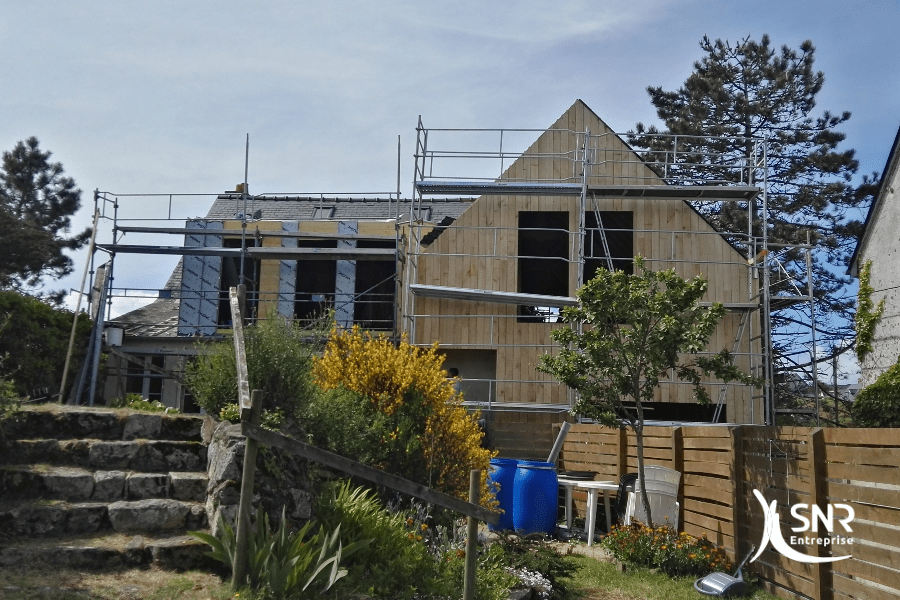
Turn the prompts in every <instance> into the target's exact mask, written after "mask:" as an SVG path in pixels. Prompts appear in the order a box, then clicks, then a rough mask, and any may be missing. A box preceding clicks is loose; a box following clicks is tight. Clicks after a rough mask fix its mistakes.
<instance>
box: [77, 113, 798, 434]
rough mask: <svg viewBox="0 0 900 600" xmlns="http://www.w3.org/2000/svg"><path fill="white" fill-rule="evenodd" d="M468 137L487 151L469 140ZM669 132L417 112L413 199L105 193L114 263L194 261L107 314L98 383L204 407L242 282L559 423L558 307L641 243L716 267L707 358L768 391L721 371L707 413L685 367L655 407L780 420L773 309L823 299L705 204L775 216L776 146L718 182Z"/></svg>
mask: <svg viewBox="0 0 900 600" xmlns="http://www.w3.org/2000/svg"><path fill="white" fill-rule="evenodd" d="M529 135H530V136H531V139H533V140H535V141H534V142H533V143H531V145H530V146H529V147H527V148H526V149H524V151H523V150H521V149H514V150H509V149H508V148H509V146H510V145H511V142H510V140H511V139H513V138H514V137H518V138H519V139H521V138H522V137H523V136H529ZM473 136H475V137H473ZM659 137H660V139H663V137H664V136H659ZM467 139H470V140H471V139H478V140H480V141H479V142H478V143H479V144H481V143H482V142H483V141H484V140H490V143H489V144H488V145H489V146H490V147H488V148H487V149H485V147H483V146H480V145H479V146H478V147H476V148H466V147H465V144H466V141H465V140H467ZM670 142H671V145H670V147H668V148H662V149H660V148H657V149H655V150H654V151H653V153H640V152H638V151H635V150H634V149H633V148H632V147H630V146H629V145H628V143H626V141H625V140H624V139H623V138H622V137H621V136H619V135H617V134H615V133H613V132H612V131H611V130H610V129H609V127H607V125H606V124H605V123H604V122H603V121H602V120H601V119H600V118H599V117H598V116H597V115H596V114H594V112H593V111H591V109H590V108H588V107H587V106H586V105H585V104H584V103H583V102H581V101H580V100H579V101H576V102H575V104H573V105H572V107H571V108H569V109H568V110H567V111H566V112H565V113H564V114H563V115H562V116H561V117H560V118H559V120H557V121H556V123H554V124H553V125H552V126H551V127H550V128H547V129H541V130H534V131H532V132H529V131H523V130H516V131H510V130H454V129H429V128H426V127H425V126H424V125H423V124H422V121H421V119H420V122H419V126H418V128H417V142H416V152H415V160H416V166H415V182H414V194H413V197H412V198H407V199H404V198H401V197H400V194H399V191H398V192H397V193H389V194H383V195H378V196H376V195H369V196H368V197H364V198H359V197H352V198H351V197H342V198H336V197H325V196H318V197H312V196H302V197H301V196H280V197H276V196H271V195H265V196H252V195H250V194H249V193H247V192H248V190H247V189H246V188H245V187H241V186H239V189H238V190H237V191H235V192H230V193H225V194H220V195H218V196H217V197H216V198H215V201H214V202H213V204H212V207H211V208H210V209H209V212H208V213H207V215H206V216H205V217H204V218H192V219H184V218H181V219H174V218H172V208H171V206H172V204H171V203H172V197H171V196H170V197H168V198H166V197H163V198H162V199H161V200H162V202H163V203H165V202H166V201H167V200H168V202H169V210H168V216H169V218H167V219H162V220H157V221H154V222H153V223H152V224H151V225H146V224H144V223H143V222H142V224H140V225H133V224H131V223H132V222H131V221H128V220H127V219H125V218H123V217H125V216H127V215H126V210H125V203H124V200H126V199H127V198H125V197H122V196H113V195H110V194H103V193H99V194H98V195H97V199H98V200H97V201H98V203H99V205H101V206H100V207H101V209H103V208H104V206H108V207H109V209H108V210H106V213H107V215H108V216H107V218H108V220H110V221H111V222H112V224H113V229H114V236H113V239H114V240H116V241H115V242H114V243H112V244H98V248H100V249H101V250H105V251H106V252H108V253H109V254H110V255H111V256H112V257H113V261H110V273H111V274H114V272H115V271H116V270H118V269H120V268H127V267H123V266H120V263H124V262H125V261H126V257H129V256H145V255H148V254H151V255H160V254H175V255H179V256H181V257H182V258H181V260H180V262H179V264H178V266H177V267H176V268H175V271H174V272H173V274H172V276H171V278H170V279H169V281H168V283H167V284H166V285H165V287H164V288H163V289H161V290H158V292H159V297H158V299H157V300H155V301H154V302H152V303H151V304H149V305H148V306H146V307H144V308H141V309H139V310H136V311H133V312H131V313H128V314H126V315H123V316H122V317H119V318H117V319H114V320H111V321H107V322H105V327H106V328H107V329H110V328H112V331H113V335H107V340H108V341H109V342H112V344H114V345H113V346H112V347H111V348H110V352H111V355H110V357H109V360H108V361H107V376H106V380H105V383H103V384H102V395H103V397H105V398H107V399H109V398H114V397H120V396H123V395H124V394H126V393H139V394H142V395H143V396H144V397H148V398H151V399H159V400H161V401H163V402H164V403H165V404H167V405H170V406H176V407H178V408H180V409H182V410H186V411H191V410H196V408H195V405H193V404H192V399H191V398H190V394H189V393H188V392H187V390H186V389H185V388H184V386H183V385H182V383H181V381H180V373H181V372H182V370H183V368H184V364H185V362H186V361H187V360H190V357H191V356H192V355H195V354H196V353H197V352H202V351H203V350H202V344H203V342H205V341H209V340H216V339H222V338H223V337H227V336H228V335H229V332H230V319H231V317H230V313H229V311H228V307H227V300H226V299H227V290H228V289H229V287H231V286H234V285H237V284H238V283H245V284H246V285H247V289H248V292H247V298H248V306H249V311H248V312H249V314H251V315H254V316H255V318H265V317H266V316H269V315H276V314H277V315H281V316H282V317H286V318H291V319H300V320H308V319H313V318H315V317H316V315H318V314H321V313H322V312H323V311H324V310H325V309H327V308H332V309H334V314H335V319H336V321H337V322H338V323H339V324H340V325H343V326H351V325H353V324H358V325H360V326H362V327H364V328H367V329H370V330H375V331H383V332H385V333H386V334H388V335H391V336H394V337H399V336H400V335H402V334H405V335H407V336H408V337H409V340H410V341H411V342H412V343H414V344H416V345H421V346H430V345H431V344H432V343H434V342H436V341H437V342H439V343H440V346H441V350H442V352H444V353H445V355H446V361H445V368H447V369H450V368H454V367H455V368H456V369H458V371H459V374H460V376H461V377H462V382H461V387H462V389H463V391H464V392H465V400H466V402H467V403H468V404H469V405H471V406H473V407H477V408H480V409H481V410H482V411H483V413H484V414H486V415H487V416H488V422H489V423H490V422H495V421H496V422H502V421H504V420H517V419H518V420H522V421H541V422H557V421H560V420H563V419H565V418H567V416H568V415H567V413H568V411H569V408H570V407H571V406H572V404H573V403H574V400H575V398H574V397H573V395H572V392H571V391H570V390H568V389H567V388H566V387H564V386H562V385H561V384H559V383H557V382H555V381H553V380H552V378H550V377H549V376H547V375H545V374H542V373H539V372H538V371H537V370H536V369H535V366H536V365H537V364H538V362H539V360H540V356H541V355H543V354H545V353H553V352H554V351H555V348H554V343H553V342H552V341H551V339H550V332H551V331H552V330H553V329H555V328H559V327H568V326H570V325H567V324H564V323H561V322H559V311H560V310H561V308H562V307H565V306H569V305H573V304H575V302H576V301H575V291H576V290H577V289H578V288H579V287H580V286H581V285H582V283H583V282H585V281H587V280H589V279H591V278H592V277H593V274H594V273H596V272H597V270H598V269H622V270H626V271H630V270H631V269H632V268H633V258H634V257H635V256H638V255H640V256H643V257H645V260H646V263H647V265H648V267H649V268H651V269H653V270H661V269H669V268H672V269H675V271H676V272H677V273H678V274H679V275H680V276H682V277H685V278H687V277H693V276H696V275H702V276H703V277H705V278H706V279H708V280H709V290H708V292H707V295H706V297H705V298H704V302H709V303H712V302H721V303H723V304H724V305H725V307H726V309H727V315H726V317H725V319H724V320H723V321H722V322H721V323H720V325H719V327H718V328H717V329H716V331H715V333H714V334H713V336H712V339H711V343H710V347H709V352H710V353H714V352H718V351H720V350H722V349H727V350H729V351H730V352H731V353H732V354H733V355H734V356H735V362H736V364H737V366H739V367H740V368H742V369H743V370H745V371H746V372H751V373H753V374H754V375H756V376H758V377H760V378H762V379H764V380H765V381H766V382H767V385H766V386H765V387H764V388H763V389H762V390H759V389H754V388H752V387H748V386H743V385H738V384H730V385H724V384H722V383H721V382H717V381H715V380H710V381H708V382H705V385H707V386H708V390H709V392H710V397H711V398H713V400H714V401H713V404H712V406H700V405H698V404H696V402H695V400H694V398H693V396H692V390H691V388H690V386H689V385H687V384H683V383H681V382H679V381H678V380H677V379H675V378H672V379H671V380H669V381H665V382H663V384H662V385H661V386H660V387H659V389H658V392H657V396H656V397H655V398H654V401H653V402H652V403H649V405H648V407H647V408H648V409H649V411H650V412H649V413H648V414H649V418H651V419H654V420H660V421H705V422H726V421H727V422H733V423H773V422H774V407H773V405H772V398H771V391H770V386H769V385H768V382H771V381H772V379H773V378H772V364H771V357H770V355H769V352H768V348H769V347H770V345H771V344H770V342H769V340H768V337H769V334H768V331H769V326H768V315H769V312H770V310H772V309H773V308H774V307H775V306H776V303H781V304H785V303H796V302H803V301H808V300H809V296H808V295H806V294H803V293H801V292H800V291H799V290H796V291H795V292H794V293H791V292H790V291H789V292H788V293H784V292H780V293H779V294H778V295H777V296H776V295H773V294H772V293H771V292H770V289H771V288H772V286H771V282H770V281H769V278H770V273H771V272H773V271H777V269H775V268H773V267H772V262H771V261H772V260H773V259H774V257H775V255H776V253H775V252H773V253H771V254H767V253H768V250H769V248H768V246H767V241H766V239H765V238H764V237H762V238H760V237H754V236H753V235H752V233H750V231H751V230H750V227H749V223H748V229H747V230H746V231H742V232H720V231H716V230H715V229H714V228H713V227H712V226H711V225H710V224H709V223H708V222H707V220H706V219H705V218H704V217H703V215H702V214H701V212H700V211H698V210H697V208H696V207H697V204H696V203H698V202H700V203H737V204H738V206H741V207H748V206H750V205H751V204H757V205H761V206H762V207H763V211H762V213H761V214H762V215H764V214H765V212H764V207H765V186H764V185H762V184H761V183H760V182H762V181H764V177H765V145H764V144H762V143H761V142H753V143H754V144H755V145H754V149H755V154H754V157H753V158H752V159H750V160H746V161H742V162H739V163H737V164H731V165H717V169H718V171H717V173H719V178H718V179H715V180H712V181H711V180H710V177H709V176H704V174H703V173H702V171H701V170H700V169H699V167H698V169H693V170H692V169H685V164H687V162H689V161H691V160H696V159H697V155H696V154H691V153H687V152H681V151H680V146H679V140H678V138H677V137H672V138H671V139H670ZM664 143H668V142H664ZM504 144H506V148H507V149H504ZM701 163H702V164H703V165H709V164H710V163H711V160H710V157H709V156H704V157H702V160H699V161H698V165H700V164H701ZM722 169H727V170H728V171H729V175H728V177H727V179H726V178H722V177H721V173H722ZM686 173H690V174H691V176H688V175H686ZM120 201H122V202H123V203H122V209H121V210H120V209H119V206H120ZM163 208H164V207H163ZM749 212H750V211H749V210H748V214H749ZM160 223H162V225H160ZM765 230H766V228H765V227H762V231H763V236H764V235H765V233H764V232H765ZM144 234H153V235H154V238H153V239H154V240H158V239H159V235H163V234H167V235H170V236H176V238H177V239H183V240H184V241H183V245H180V246H174V245H173V246H166V245H156V244H154V245H138V244H131V243H128V244H125V243H122V235H126V236H127V237H128V239H129V240H131V239H133V238H135V237H137V236H139V235H144ZM106 286H107V287H106V288H105V294H106V296H107V298H108V297H111V296H112V295H116V294H121V293H122V292H123V290H120V289H118V288H116V286H115V278H114V277H112V276H111V277H109V283H108V284H106ZM98 297H99V296H98ZM96 299H97V297H95V301H96ZM101 301H102V299H101ZM99 314H100V315H101V316H100V318H98V323H97V325H98V327H103V326H104V322H103V318H102V315H103V311H99ZM120 332H121V333H124V336H120V335H119V334H120ZM120 337H121V339H119V338H120ZM88 370H89V369H88ZM87 378H88V377H87V376H85V377H84V378H82V379H83V380H84V381H86V380H87ZM489 435H490V432H489Z"/></svg>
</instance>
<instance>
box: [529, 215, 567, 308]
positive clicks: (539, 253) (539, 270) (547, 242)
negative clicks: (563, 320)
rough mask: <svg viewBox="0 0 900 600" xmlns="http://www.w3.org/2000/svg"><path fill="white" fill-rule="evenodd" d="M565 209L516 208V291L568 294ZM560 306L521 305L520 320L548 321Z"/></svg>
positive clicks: (548, 294)
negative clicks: (517, 242)
mask: <svg viewBox="0 0 900 600" xmlns="http://www.w3.org/2000/svg"><path fill="white" fill-rule="evenodd" d="M568 229H569V213H568V211H521V212H519V246H518V255H519V259H518V276H519V277H518V280H519V289H518V291H519V292H520V293H523V294H540V295H544V296H568V295H569V262H568V261H569V231H568ZM558 315H559V307H552V306H520V307H519V319H518V320H519V322H522V323H548V322H555V321H556V320H557V319H558Z"/></svg>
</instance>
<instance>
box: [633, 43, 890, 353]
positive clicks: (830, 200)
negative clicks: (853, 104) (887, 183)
mask: <svg viewBox="0 0 900 600" xmlns="http://www.w3.org/2000/svg"><path fill="white" fill-rule="evenodd" d="M700 48H701V50H702V52H703V57H702V59H701V60H699V61H697V62H695V63H694V72H693V73H692V74H691V75H690V76H689V77H688V78H687V80H686V81H685V82H684V85H682V87H681V88H679V89H678V90H675V91H666V90H663V89H662V88H661V87H648V88H647V91H648V93H649V94H650V99H651V102H652V103H653V106H654V107H656V112H657V115H658V116H659V118H660V119H661V120H662V122H663V124H664V130H660V129H657V128H656V127H655V126H652V125H651V126H649V127H646V126H644V125H643V124H642V123H638V124H637V126H636V128H635V131H634V132H632V134H635V135H633V136H632V139H631V142H632V143H633V144H634V145H636V146H638V147H642V148H647V149H649V150H650V151H651V152H650V156H651V157H653V156H654V153H657V154H656V156H658V153H659V152H660V151H661V150H662V149H663V148H671V143H672V142H671V139H670V138H664V137H663V136H662V135H657V134H677V135H678V136H679V141H678V149H677V150H678V153H679V156H680V157H681V158H680V162H681V164H680V165H678V166H676V167H675V168H674V169H670V171H669V172H668V176H669V178H670V179H671V180H672V181H673V182H678V181H685V180H688V179H690V180H693V181H697V180H698V179H700V180H707V181H717V182H719V181H726V182H727V181H731V182H734V181H736V180H738V178H739V177H740V173H739V171H740V170H739V169H736V168H734V166H733V165H737V164H743V165H747V164H755V162H758V161H759V160H762V158H763V157H762V156H761V155H760V154H759V151H760V150H759V148H758V147H757V146H755V144H754V142H753V139H754V138H755V139H765V140H767V154H766V156H765V159H766V164H767V166H768V173H767V179H766V181H765V182H762V181H757V184H760V185H762V184H763V183H765V185H766V186H767V191H768V198H767V208H768V211H767V217H768V220H767V223H768V238H769V240H770V242H776V243H779V244H788V245H795V244H805V243H806V241H807V238H806V236H807V232H809V234H810V241H811V243H812V244H813V245H814V246H815V247H816V251H815V253H814V265H813V284H814V294H815V297H816V300H817V307H816V309H817V313H818V314H819V317H818V321H819V323H820V324H825V330H824V333H825V335H826V337H832V338H835V337H848V336H851V335H852V333H851V331H850V321H849V316H850V312H851V311H852V307H853V301H854V298H853V296H852V294H848V293H847V291H846V288H845V286H846V284H848V283H849V281H850V280H849V279H848V278H846V277H844V276H843V275H841V273H842V272H843V268H840V269H839V267H841V266H843V265H845V264H846V261H847V259H848V257H849V255H850V253H851V252H852V251H853V249H854V247H855V245H856V241H857V239H858V236H859V234H860V233H861V230H862V226H861V222H860V220H859V218H860V217H861V212H862V211H863V210H864V209H865V208H866V207H867V206H868V204H869V202H870V201H871V194H872V192H873V191H874V186H873V180H874V176H873V178H872V179H870V178H868V177H864V178H863V181H862V183H861V184H860V185H859V186H858V187H854V185H853V184H852V183H851V179H852V178H853V176H854V174H855V173H856V172H857V169H858V167H859V164H858V161H857V160H856V158H855V157H854V151H853V150H849V149H838V146H839V145H840V143H841V142H842V141H844V138H845V136H844V134H843V133H841V132H839V131H838V127H839V126H840V125H841V124H843V123H845V122H846V121H847V120H848V119H849V118H850V113H849V112H843V113H841V114H839V115H837V114H832V113H830V112H828V111H824V112H822V113H821V114H820V115H818V116H815V115H813V110H814V108H815V106H816V96H817V94H818V93H819V92H820V91H821V89H822V85H823V83H824V81H825V77H824V75H823V74H822V72H821V71H814V70H813V62H814V58H815V47H814V46H813V44H812V42H810V41H808V40H807V41H805V42H803V43H802V44H800V47H799V49H798V50H794V49H791V48H789V47H788V46H782V47H781V49H780V50H777V49H776V48H774V47H772V46H771V44H770V40H769V36H767V35H763V36H762V39H761V40H760V41H759V42H757V41H754V40H751V39H750V38H749V37H747V38H744V39H742V40H740V41H739V42H737V43H734V44H732V43H730V42H728V41H727V40H726V41H722V40H718V39H717V40H716V41H714V42H713V41H711V40H710V39H709V38H708V37H705V36H704V38H703V39H702V40H701V42H700ZM636 134H641V135H636ZM686 136H702V137H686ZM708 136H716V138H715V139H713V138H711V137H708ZM688 163H690V165H689V164H688ZM723 165H732V166H728V167H724V166H723ZM744 175H745V177H746V171H745V172H744ZM745 181H746V179H745ZM761 202H762V199H761V198H757V200H756V201H755V202H754V203H752V204H751V205H750V206H749V207H748V206H747V203H746V202H744V203H735V202H702V203H695V204H694V206H695V207H696V208H697V209H698V210H699V211H700V212H701V213H702V214H703V215H704V216H705V217H706V218H707V219H708V220H709V221H710V223H711V224H713V226H715V227H716V228H718V229H719V230H720V231H723V232H724V231H727V232H746V231H747V230H748V221H747V220H748V209H749V212H750V214H751V216H752V221H753V234H754V235H755V236H760V235H761V233H762V219H763V215H762V213H761V210H762V208H761ZM734 241H736V242H737V243H738V244H743V245H744V248H745V249H746V238H744V241H741V240H737V239H736V240H734ZM779 259H780V260H781V262H782V263H783V264H784V265H785V268H786V270H787V271H788V272H789V273H790V275H791V279H793V280H794V281H795V282H796V284H797V286H798V289H799V290H802V291H803V293H804V294H805V293H806V289H807V287H806V286H807V283H806V264H805V255H804V254H803V253H802V252H801V251H799V250H790V249H788V250H785V251H783V252H781V253H780V254H779ZM783 283H786V282H783ZM783 289H784V288H781V290H779V289H778V287H777V286H776V291H782V290H783ZM798 320H799V321H803V320H804V319H803V317H798V316H793V315H792V314H791V313H790V312H788V311H786V310H781V311H779V312H777V313H776V314H774V315H773V328H774V329H773V333H774V334H775V336H776V337H775V339H776V350H777V349H778V348H782V349H784V348H785V347H786V345H788V344H789V343H790V341H791V340H792V339H796V337H795V336H792V335H791V324H792V323H795V322H796V321H798ZM820 339H822V338H821V335H820Z"/></svg>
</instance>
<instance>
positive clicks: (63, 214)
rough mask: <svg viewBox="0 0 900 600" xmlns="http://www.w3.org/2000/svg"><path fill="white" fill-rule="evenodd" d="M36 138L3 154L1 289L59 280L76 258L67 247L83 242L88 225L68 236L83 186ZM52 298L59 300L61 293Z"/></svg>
mask: <svg viewBox="0 0 900 600" xmlns="http://www.w3.org/2000/svg"><path fill="white" fill-rule="evenodd" d="M49 159H50V152H43V151H41V149H40V148H39V146H38V139H37V138H36V137H31V138H29V139H28V140H26V141H25V142H18V143H17V144H16V146H15V148H14V149H13V150H12V151H11V152H4V153H3V164H2V166H0V231H2V232H3V240H4V243H3V247H4V251H3V252H2V253H0V289H14V290H18V291H21V292H37V293H40V290H41V289H42V288H43V279H44V278H45V277H51V278H54V279H58V278H60V277H63V276H65V275H68V274H69V273H71V272H72V259H71V258H69V257H68V256H66V255H65V254H64V253H63V251H64V250H76V249H78V248H80V247H82V246H83V245H84V244H85V243H86V242H87V240H88V238H89V237H90V228H88V229H86V230H85V231H83V232H81V233H79V234H77V235H74V236H71V237H66V236H65V235H64V234H65V233H67V232H68V229H69V227H70V225H71V216H72V215H73V214H75V212H76V211H77V210H78V209H79V207H80V206H81V190H79V189H78V188H77V187H76V186H75V181H73V180H72V178H71V177H66V176H65V174H64V171H63V167H62V165H61V164H60V163H51V162H49ZM49 298H51V299H53V300H55V301H57V302H58V301H60V300H61V298H62V292H56V293H54V294H51V295H50V296H49Z"/></svg>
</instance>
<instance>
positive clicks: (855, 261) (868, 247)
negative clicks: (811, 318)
mask: <svg viewBox="0 0 900 600" xmlns="http://www.w3.org/2000/svg"><path fill="white" fill-rule="evenodd" d="M898 232H900V130H898V132H897V136H896V137H895V138H894V145H893V147H892V148H891V153H890V155H889V156H888V159H887V163H886V164H885V166H884V170H883V171H882V175H881V182H880V184H879V186H878V192H877V193H876V195H875V201H874V202H873V204H872V208H871V209H870V210H869V214H868V215H867V216H866V221H865V225H864V226H863V233H862V236H861V237H860V240H859V243H858V244H857V246H856V251H855V252H854V254H853V257H852V258H851V259H850V267H849V269H848V271H847V272H848V273H849V274H850V275H853V276H854V277H859V273H860V270H861V269H862V268H863V265H865V264H866V263H868V262H871V263H872V268H871V274H870V275H871V276H870V284H871V286H872V288H873V289H874V292H872V301H873V302H874V303H875V304H876V305H877V304H878V302H879V301H881V300H884V303H885V307H884V313H883V314H882V316H881V320H880V321H878V323H877V325H875V333H874V338H873V340H872V347H873V350H872V352H870V353H868V355H866V357H865V358H864V359H863V360H862V362H861V363H860V380H859V384H860V386H861V387H866V386H867V385H870V384H872V383H874V382H875V380H876V379H877V378H878V376H879V375H881V374H882V373H884V372H885V371H886V370H887V369H888V368H890V367H891V366H893V365H894V364H896V363H897V360H898V358H900V269H898V268H897V264H898V261H900V234H898Z"/></svg>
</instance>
